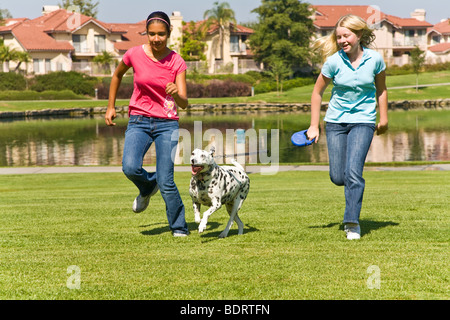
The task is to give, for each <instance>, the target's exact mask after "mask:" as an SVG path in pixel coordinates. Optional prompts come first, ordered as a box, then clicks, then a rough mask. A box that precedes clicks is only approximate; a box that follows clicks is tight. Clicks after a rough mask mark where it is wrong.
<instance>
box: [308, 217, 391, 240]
mask: <svg viewBox="0 0 450 320" xmlns="http://www.w3.org/2000/svg"><path fill="white" fill-rule="evenodd" d="M360 225H361V237H364V236H365V235H368V234H370V233H371V232H372V231H375V230H379V229H382V228H386V227H389V226H394V227H395V226H398V225H399V223H397V222H392V221H372V220H361V221H360ZM335 226H339V230H341V231H344V225H343V224H342V223H340V222H335V223H329V224H327V225H322V226H310V227H308V228H310V229H326V228H333V227H335Z"/></svg>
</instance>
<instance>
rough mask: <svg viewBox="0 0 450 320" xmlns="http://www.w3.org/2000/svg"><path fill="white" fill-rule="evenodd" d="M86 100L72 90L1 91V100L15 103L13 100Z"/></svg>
mask: <svg viewBox="0 0 450 320" xmlns="http://www.w3.org/2000/svg"><path fill="white" fill-rule="evenodd" d="M79 99H86V97H85V96H83V95H77V94H75V93H73V91H71V90H61V91H55V90H48V91H42V92H37V91H32V90H24V91H15V90H6V91H0V100H4V101H13V100H79Z"/></svg>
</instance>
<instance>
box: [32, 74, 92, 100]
mask: <svg viewBox="0 0 450 320" xmlns="http://www.w3.org/2000/svg"><path fill="white" fill-rule="evenodd" d="M97 82H98V81H97V78H94V77H90V76H88V75H85V74H83V73H78V72H74V71H70V72H64V71H60V72H52V73H49V74H45V75H38V76H36V77H35V79H34V84H33V85H32V86H31V88H30V89H31V90H34V91H38V92H42V91H46V90H56V91H60V90H72V91H73V92H74V93H76V94H82V95H89V96H94V95H95V85H96V84H97Z"/></svg>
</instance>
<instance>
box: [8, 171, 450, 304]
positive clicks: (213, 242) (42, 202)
mask: <svg viewBox="0 0 450 320" xmlns="http://www.w3.org/2000/svg"><path fill="white" fill-rule="evenodd" d="M250 178H251V189H250V194H249V197H248V199H247V200H246V202H245V203H244V205H243V207H242V212H241V217H242V220H243V221H244V224H245V233H244V235H243V236H237V230H236V227H233V229H232V230H231V232H230V236H229V238H227V239H224V240H219V239H217V236H218V234H219V233H220V232H221V231H222V230H223V228H224V227H225V224H226V221H227V214H226V211H225V209H224V208H222V209H221V210H220V211H219V212H217V213H215V214H214V215H213V216H212V217H211V218H210V223H209V224H208V229H207V230H206V232H205V233H204V234H202V235H199V234H198V233H197V232H196V227H197V226H196V224H195V223H194V221H193V220H194V218H193V213H192V209H191V200H190V198H189V195H188V186H189V174H187V173H177V174H176V182H177V185H178V187H179V189H180V192H181V196H182V198H183V201H184V203H185V205H186V217H187V221H188V224H189V228H190V229H191V231H192V234H191V235H190V236H189V237H188V238H183V239H179V238H173V237H172V236H171V234H170V232H169V229H168V226H167V221H166V218H165V205H164V202H163V200H162V198H161V196H160V194H157V195H156V196H155V197H154V198H152V201H151V205H150V208H149V209H148V211H146V212H145V213H144V214H140V215H136V214H134V213H133V212H132V211H131V209H130V206H131V203H132V201H133V198H134V196H135V195H136V194H135V193H136V190H135V187H134V186H132V184H131V183H130V182H129V181H127V180H126V178H124V177H123V175H122V174H67V175H32V176H20V175H18V176H2V177H0V210H1V213H2V214H1V215H0V222H1V223H0V234H1V236H0V239H1V246H0V261H1V262H2V263H1V264H0V275H1V276H0V299H62V300H65V299H170V300H173V299H193V300H202V299H243V300H247V299H261V300H263V299H286V300H287V299H407V300H409V299H412V300H414V299H448V280H449V273H448V258H449V254H448V253H449V240H450V239H449V231H450V230H449V227H448V226H449V219H450V211H449V208H448V199H449V197H450V190H449V188H448V181H449V179H450V173H449V172H414V173H409V172H368V173H366V174H365V178H366V181H367V189H366V194H365V202H364V208H363V212H362V216H361V219H362V220H361V225H362V235H363V236H362V239H361V240H360V241H356V242H349V241H347V240H346V239H345V235H344V232H343V231H342V226H341V224H340V222H341V220H342V216H343V203H344V198H343V189H341V188H338V187H335V186H333V185H332V184H331V182H329V178H328V173H326V172H286V173H279V174H277V175H275V176H263V175H259V174H253V175H251V177H250ZM303 200H304V201H303ZM70 266H77V268H78V269H77V270H78V271H79V273H78V276H79V279H80V287H79V289H78V290H77V289H72V290H71V289H69V288H68V287H67V284H68V282H69V285H72V284H73V282H71V278H70V277H71V275H73V272H69V273H68V268H69V267H70ZM372 268H378V270H379V272H380V273H379V276H380V277H379V279H380V280H381V282H380V287H379V289H376V288H375V289H374V288H373V284H374V282H373V281H372V279H373V278H371V275H373V272H370V270H373V269H372ZM70 270H73V269H70ZM70 270H69V271H70ZM368 270H369V272H368Z"/></svg>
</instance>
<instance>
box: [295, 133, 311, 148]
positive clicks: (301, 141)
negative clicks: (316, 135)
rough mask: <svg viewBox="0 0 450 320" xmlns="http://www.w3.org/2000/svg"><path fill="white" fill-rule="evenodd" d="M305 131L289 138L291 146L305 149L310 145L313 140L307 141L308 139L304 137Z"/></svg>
mask: <svg viewBox="0 0 450 320" xmlns="http://www.w3.org/2000/svg"><path fill="white" fill-rule="evenodd" d="M307 131H308V130H303V131H299V132H296V133H294V134H293V135H292V137H291V141H292V144H293V145H294V146H296V147H305V146H310V145H312V144H313V143H314V140H315V139H312V140H308V137H307V136H306V132H307Z"/></svg>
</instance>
